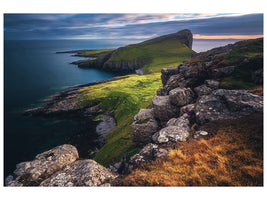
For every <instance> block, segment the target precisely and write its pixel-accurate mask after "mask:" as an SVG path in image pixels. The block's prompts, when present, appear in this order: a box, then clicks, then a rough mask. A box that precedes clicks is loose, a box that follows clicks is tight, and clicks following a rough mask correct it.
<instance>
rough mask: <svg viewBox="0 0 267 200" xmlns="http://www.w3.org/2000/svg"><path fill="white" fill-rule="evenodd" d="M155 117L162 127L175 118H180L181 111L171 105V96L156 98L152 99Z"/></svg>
mask: <svg viewBox="0 0 267 200" xmlns="http://www.w3.org/2000/svg"><path fill="white" fill-rule="evenodd" d="M152 106H153V115H154V117H155V118H156V119H158V120H159V121H160V123H161V125H165V124H166V122H167V121H168V120H169V119H170V118H173V117H178V116H179V109H178V108H177V107H175V106H172V105H171V102H170V98H169V96H156V97H154V98H153V99H152Z"/></svg>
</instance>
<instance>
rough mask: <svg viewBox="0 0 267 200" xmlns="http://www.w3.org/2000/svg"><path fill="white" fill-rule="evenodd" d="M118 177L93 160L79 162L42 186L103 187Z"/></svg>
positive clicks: (45, 181)
mask: <svg viewBox="0 0 267 200" xmlns="http://www.w3.org/2000/svg"><path fill="white" fill-rule="evenodd" d="M116 177H117V175H115V174H114V173H113V172H111V171H109V170H108V169H107V168H105V167H103V166H101V165H99V164H98V163H97V162H95V161H93V160H90V159H86V160H77V161H76V162H73V163H71V164H70V165H67V166H66V167H65V168H64V169H62V170H60V171H58V172H57V173H55V174H53V175H52V176H51V177H49V178H48V179H46V180H44V181H43V182H42V183H41V184H40V186H60V187H62V186H101V185H103V184H105V183H107V182H109V181H112V180H113V179H115V178H116Z"/></svg>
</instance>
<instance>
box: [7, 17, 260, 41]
mask: <svg viewBox="0 0 267 200" xmlns="http://www.w3.org/2000/svg"><path fill="white" fill-rule="evenodd" d="M182 29H190V30H191V31H192V33H193V34H199V35H205V36H212V35H217V36H218V35H262V34H263V14H250V15H244V14H227V13H226V14H224V13H219V14H216V13H210V14H207V13H204V14H203V13H182V14H176V13H167V14H164V13H163V14H161V13H159V14H156V13H144V14H134V13H127V14H116V13H115V14H113V13H108V14H5V15H4V34H5V39H64V38H69V39H71V38H75V39H78V38H83V39H86V38H87V39H92V38H113V39H121V38H140V39H142V38H143V39H147V38H149V37H157V36H160V35H164V34H169V33H174V32H177V31H179V30H182Z"/></svg>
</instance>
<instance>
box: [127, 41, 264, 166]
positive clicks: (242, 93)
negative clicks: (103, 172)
mask: <svg viewBox="0 0 267 200" xmlns="http://www.w3.org/2000/svg"><path fill="white" fill-rule="evenodd" d="M261 40H262V39H258V40H251V41H244V42H238V43H236V44H234V45H227V46H225V47H220V48H216V49H213V50H210V51H208V52H203V53H200V54H196V55H194V57H193V58H191V59H189V60H187V61H185V62H184V63H182V64H180V65H179V66H178V67H172V68H168V69H162V71H161V73H162V75H161V78H162V83H163V88H160V89H159V90H158V91H157V95H158V96H156V97H155V98H154V99H153V100H152V109H149V113H152V114H153V115H151V114H150V115H149V118H150V119H155V120H157V122H158V126H155V127H154V129H150V131H149V134H147V133H146V132H145V130H146V129H147V128H148V127H149V124H148V123H145V124H144V125H143V127H142V130H140V129H133V132H132V139H133V141H134V144H139V147H140V144H142V145H144V143H145V142H147V143H148V142H151V141H152V142H153V143H154V144H149V146H150V147H153V145H157V146H156V148H166V147H168V146H170V145H171V144H172V143H173V142H174V143H176V142H183V141H185V140H187V138H189V137H192V138H199V137H206V136H208V135H209V133H208V132H206V131H202V130H197V127H198V126H199V125H203V124H205V123H207V122H209V121H213V120H225V119H236V118H240V117H242V116H246V115H250V114H252V113H255V112H260V113H262V112H263V97H262V96H258V95H255V94H252V93H251V91H249V90H237V89H235V90H229V89H222V88H220V87H221V82H222V80H224V78H226V77H230V76H232V75H233V73H234V72H235V70H239V71H240V70H246V68H244V69H242V68H241V67H244V64H243V62H246V63H248V60H247V59H244V58H242V59H243V60H241V61H240V62H241V64H240V63H239V62H237V63H236V65H229V66H227V64H225V62H224V59H225V58H226V56H229V55H231V53H232V51H234V50H235V49H236V48H241V49H244V48H247V47H246V44H247V43H248V44H249V43H250V42H252V43H253V42H258V41H261ZM244 44H245V45H244ZM240 46H241V47H240ZM244 46H245V47H244ZM239 60H240V59H239ZM254 67H255V66H254ZM256 68H258V69H257V70H256V71H255V72H254V73H253V74H252V78H251V80H250V81H251V82H254V83H262V73H261V72H262V68H263V64H262V62H259V63H258V66H257V67H256ZM256 77H258V78H259V79H258V78H256ZM142 112H143V111H142ZM140 113H141V111H140ZM140 113H139V114H138V115H136V117H135V118H134V120H135V121H134V123H133V127H134V126H135V124H136V122H137V119H138V118H139V115H140ZM150 135H152V136H151V137H149V136H150ZM141 136H145V139H144V138H143V137H141ZM146 149H147V146H145V147H144V148H143V149H142V150H141V152H142V153H143V152H144V151H145V150H146ZM164 155H165V156H166V155H167V153H166V154H164ZM157 157H159V156H154V157H145V156H143V157H140V155H138V154H137V155H135V156H133V157H132V158H131V159H130V163H131V162H133V160H135V162H134V163H135V164H134V165H131V167H132V168H134V167H137V166H138V165H139V164H140V163H144V162H150V161H151V160H154V159H156V158H157Z"/></svg>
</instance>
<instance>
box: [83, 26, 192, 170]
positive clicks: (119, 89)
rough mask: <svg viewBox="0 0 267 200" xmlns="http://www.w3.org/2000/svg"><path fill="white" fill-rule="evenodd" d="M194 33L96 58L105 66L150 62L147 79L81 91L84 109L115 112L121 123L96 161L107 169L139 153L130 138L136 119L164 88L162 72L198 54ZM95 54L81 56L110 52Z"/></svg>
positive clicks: (128, 78) (146, 66)
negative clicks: (163, 69)
mask: <svg viewBox="0 0 267 200" xmlns="http://www.w3.org/2000/svg"><path fill="white" fill-rule="evenodd" d="M190 34H191V32H190V31H188V30H186V31H180V32H178V33H174V34H169V35H164V36H161V37H158V38H155V39H151V40H147V41H145V42H142V43H138V44H132V45H128V46H126V47H122V48H119V49H117V50H115V51H114V52H112V55H111V56H110V57H109V58H108V59H107V56H106V55H107V54H105V55H104V54H103V55H100V57H97V58H96V59H94V62H95V63H98V64H99V63H101V60H105V62H119V63H121V62H125V63H129V62H132V61H135V60H143V61H145V63H146V64H144V66H143V67H142V68H143V71H144V74H145V75H143V76H139V75H128V76H125V77H124V78H123V79H120V80H114V81H110V82H107V83H103V84H98V85H94V86H88V87H84V88H82V89H81V94H80V96H79V103H80V104H82V105H83V106H93V105H97V106H98V107H100V108H101V109H103V110H108V111H112V112H113V113H114V116H115V119H116V123H117V126H116V127H115V128H114V129H113V130H112V131H111V132H110V133H109V135H108V137H107V140H106V144H105V145H104V146H103V147H102V148H101V149H100V151H99V152H98V154H97V155H96V157H95V158H94V159H95V160H96V161H97V162H99V163H100V164H102V165H105V166H107V165H109V164H111V163H114V162H118V161H120V159H121V157H122V156H123V155H126V156H128V157H129V156H131V155H133V154H134V153H136V152H137V151H138V149H134V148H133V147H132V142H131V139H130V134H131V124H132V123H133V117H134V116H135V115H136V114H137V113H138V112H139V110H140V109H141V108H146V107H148V106H149V105H151V101H152V98H153V97H154V96H156V91H157V89H158V88H160V87H162V83H161V78H160V75H161V74H160V73H159V72H160V71H161V69H162V68H167V67H173V66H177V65H179V64H180V63H181V62H182V61H183V60H186V59H188V58H190V57H191V55H192V54H193V53H194V51H193V50H191V49H190V48H191V45H192V35H190ZM187 37H189V38H187ZM190 37H191V38H190ZM188 46H189V47H190V48H189V47H188ZM95 51H96V50H94V51H90V50H84V51H83V52H81V53H83V54H84V55H85V54H86V55H91V53H101V52H103V53H105V52H107V53H109V52H110V51H105V50H104V51H103V50H100V51H99V52H95ZM101 56H103V59H102V57H101ZM104 57H105V58H104ZM143 61H142V62H143Z"/></svg>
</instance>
